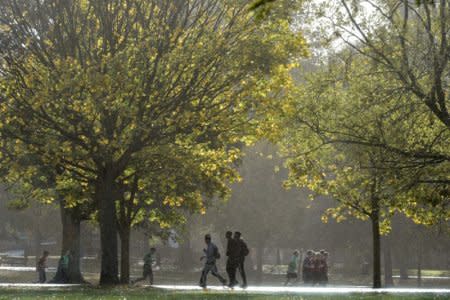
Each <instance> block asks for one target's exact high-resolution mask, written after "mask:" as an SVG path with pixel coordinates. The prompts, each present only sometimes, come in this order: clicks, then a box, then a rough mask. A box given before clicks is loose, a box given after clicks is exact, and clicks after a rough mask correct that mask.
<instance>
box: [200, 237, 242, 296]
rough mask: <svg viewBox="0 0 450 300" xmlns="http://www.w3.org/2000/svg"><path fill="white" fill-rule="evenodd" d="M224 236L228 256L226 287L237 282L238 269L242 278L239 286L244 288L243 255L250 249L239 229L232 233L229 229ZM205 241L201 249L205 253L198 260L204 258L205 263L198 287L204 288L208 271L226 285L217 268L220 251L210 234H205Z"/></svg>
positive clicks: (232, 285) (231, 286) (233, 285)
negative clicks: (203, 247) (204, 245)
mask: <svg viewBox="0 0 450 300" xmlns="http://www.w3.org/2000/svg"><path fill="white" fill-rule="evenodd" d="M225 238H226V239H227V248H226V256H227V257H228V258H227V263H226V270H227V274H228V287H230V288H233V287H235V286H236V285H238V284H239V282H238V281H237V280H236V273H237V271H239V274H240V275H241V278H242V284H241V287H242V288H246V287H247V276H246V274H245V266H244V262H245V257H246V256H247V255H248V254H249V253H250V251H249V249H248V247H247V244H246V243H245V241H244V240H243V239H242V238H241V233H240V232H239V231H236V232H235V233H234V235H233V233H232V232H231V231H227V232H226V234H225ZM205 243H206V248H205V249H203V252H204V254H205V255H204V256H202V257H201V258H200V260H203V259H205V265H204V267H203V270H202V275H201V277H200V284H199V285H200V287H202V288H206V279H207V276H208V273H209V272H211V274H212V275H213V276H215V277H217V279H219V281H220V282H221V283H222V284H223V285H227V280H226V279H225V278H223V277H222V276H221V275H220V274H219V272H218V270H217V265H216V260H217V259H219V258H220V253H219V249H218V248H217V246H216V245H215V244H214V243H213V242H212V241H211V235H209V234H207V235H205Z"/></svg>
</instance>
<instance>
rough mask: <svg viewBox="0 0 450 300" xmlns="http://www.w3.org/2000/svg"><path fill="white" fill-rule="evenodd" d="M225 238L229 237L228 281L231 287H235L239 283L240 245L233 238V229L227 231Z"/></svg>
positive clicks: (227, 253)
mask: <svg viewBox="0 0 450 300" xmlns="http://www.w3.org/2000/svg"><path fill="white" fill-rule="evenodd" d="M225 238H226V239H227V252H226V255H227V257H228V258H227V265H226V270H227V274H228V279H229V280H228V282H229V285H228V286H229V287H230V288H233V287H234V286H236V285H237V284H238V282H237V280H236V270H237V268H238V266H239V254H240V245H239V244H238V243H237V242H236V240H235V239H233V233H232V232H231V231H227V232H226V233H225Z"/></svg>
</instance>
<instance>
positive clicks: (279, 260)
mask: <svg viewBox="0 0 450 300" xmlns="http://www.w3.org/2000/svg"><path fill="white" fill-rule="evenodd" d="M279 265H281V250H280V248H277V266H279Z"/></svg>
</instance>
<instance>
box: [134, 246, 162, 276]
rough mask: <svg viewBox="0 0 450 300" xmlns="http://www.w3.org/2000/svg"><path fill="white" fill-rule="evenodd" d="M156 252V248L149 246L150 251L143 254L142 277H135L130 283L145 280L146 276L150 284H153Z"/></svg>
mask: <svg viewBox="0 0 450 300" xmlns="http://www.w3.org/2000/svg"><path fill="white" fill-rule="evenodd" d="M155 253H156V248H150V251H149V252H148V253H147V254H145V256H144V268H143V271H142V277H139V278H137V279H136V280H134V281H133V282H132V284H135V283H137V282H139V281H143V280H146V279H147V278H148V281H149V283H150V285H153V268H152V266H153V263H154V262H155V259H154V255H155Z"/></svg>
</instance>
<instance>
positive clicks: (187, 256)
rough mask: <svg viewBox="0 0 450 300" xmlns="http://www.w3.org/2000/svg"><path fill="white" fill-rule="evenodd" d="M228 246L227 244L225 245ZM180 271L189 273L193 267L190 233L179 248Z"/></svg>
mask: <svg viewBox="0 0 450 300" xmlns="http://www.w3.org/2000/svg"><path fill="white" fill-rule="evenodd" d="M225 245H226V244H225ZM179 251H180V256H179V260H180V269H181V270H182V271H184V272H187V271H189V270H190V269H191V267H192V252H191V238H190V234H189V231H187V233H186V234H185V235H184V239H183V241H182V243H181V245H180V247H179Z"/></svg>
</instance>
